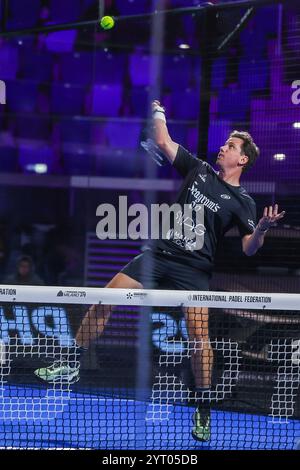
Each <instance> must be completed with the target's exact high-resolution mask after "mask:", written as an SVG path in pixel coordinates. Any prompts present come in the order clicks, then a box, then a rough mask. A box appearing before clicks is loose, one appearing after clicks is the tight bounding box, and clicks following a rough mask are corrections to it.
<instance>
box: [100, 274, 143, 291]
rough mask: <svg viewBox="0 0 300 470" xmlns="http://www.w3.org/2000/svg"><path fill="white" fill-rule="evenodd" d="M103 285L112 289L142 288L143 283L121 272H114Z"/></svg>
mask: <svg viewBox="0 0 300 470" xmlns="http://www.w3.org/2000/svg"><path fill="white" fill-rule="evenodd" d="M105 287H107V288H114V289H143V285H142V284H141V283H140V282H138V281H136V280H135V279H133V278H132V277H129V276H127V274H123V273H118V274H116V275H115V277H113V278H112V280H111V281H109V283H108V284H107V285H106V286H105Z"/></svg>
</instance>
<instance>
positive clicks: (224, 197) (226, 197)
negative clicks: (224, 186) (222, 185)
mask: <svg viewBox="0 0 300 470" xmlns="http://www.w3.org/2000/svg"><path fill="white" fill-rule="evenodd" d="M221 198H222V199H231V197H230V196H229V195H228V194H221Z"/></svg>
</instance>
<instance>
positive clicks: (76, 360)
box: [34, 272, 143, 384]
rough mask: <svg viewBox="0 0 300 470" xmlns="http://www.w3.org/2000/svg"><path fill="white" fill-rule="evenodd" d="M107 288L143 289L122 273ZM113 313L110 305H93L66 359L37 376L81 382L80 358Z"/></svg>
mask: <svg viewBox="0 0 300 470" xmlns="http://www.w3.org/2000/svg"><path fill="white" fill-rule="evenodd" d="M106 287H107V288H115V289H117V288H119V289H142V288H143V286H142V284H141V283H140V282H138V281H136V280H135V279H133V278H131V277H130V276H128V275H126V274H124V273H122V272H120V273H118V274H116V276H115V277H114V278H113V279H112V280H111V281H110V282H109V283H108V284H107V285H106ZM111 312H112V306H110V305H92V306H91V307H90V308H89V310H88V311H87V313H86V315H85V317H84V319H83V321H82V323H81V325H80V327H79V330H78V332H77V334H76V339H75V346H74V347H70V348H67V349H68V351H67V352H66V354H64V357H60V358H59V359H58V360H56V361H54V362H53V363H52V364H51V365H50V366H48V367H42V368H40V369H37V370H35V371H34V373H35V375H36V376H37V377H38V378H40V379H42V380H44V381H45V382H49V383H58V382H59V383H60V382H64V383H69V384H70V383H75V382H77V381H78V380H79V368H80V356H81V355H82V353H84V351H85V350H86V349H88V347H89V346H90V344H91V342H92V341H94V340H95V339H96V338H97V337H99V336H100V335H101V334H102V333H103V330H104V328H105V325H106V323H107V322H108V319H109V316H110V314H111Z"/></svg>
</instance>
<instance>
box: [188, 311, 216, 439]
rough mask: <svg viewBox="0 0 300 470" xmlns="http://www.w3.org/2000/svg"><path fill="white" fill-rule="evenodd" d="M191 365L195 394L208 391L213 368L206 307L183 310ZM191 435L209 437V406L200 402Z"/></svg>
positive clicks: (199, 437) (202, 437)
mask: <svg viewBox="0 0 300 470" xmlns="http://www.w3.org/2000/svg"><path fill="white" fill-rule="evenodd" d="M185 317H186V322H187V328H188V334H189V344H190V350H191V365H192V371H193V374H194V379H195V386H196V394H198V395H201V394H202V393H203V392H205V391H206V392H209V389H210V386H211V379H212V369H213V359H214V354H213V349H212V347H211V344H210V340H209V313H208V309H207V308H188V309H186V310H185ZM193 422H194V427H193V430H192V435H193V437H194V438H195V439H197V440H200V441H208V440H209V439H210V406H209V403H205V402H203V401H202V402H201V403H199V404H198V406H197V409H196V411H195V413H194V416H193Z"/></svg>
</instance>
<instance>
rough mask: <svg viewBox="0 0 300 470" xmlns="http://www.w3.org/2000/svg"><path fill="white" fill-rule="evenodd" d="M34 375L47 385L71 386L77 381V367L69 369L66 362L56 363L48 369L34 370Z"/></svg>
mask: <svg viewBox="0 0 300 470" xmlns="http://www.w3.org/2000/svg"><path fill="white" fill-rule="evenodd" d="M34 373H35V375H36V376H37V377H38V378H39V379H42V380H44V381H45V382H48V383H66V384H73V383H75V382H78V380H79V378H80V377H79V366H78V367H71V366H70V364H69V363H68V362H59V361H56V362H54V363H53V364H51V366H49V367H44V368H41V369H36V370H35V371H34Z"/></svg>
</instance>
